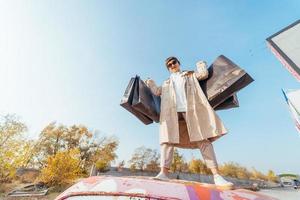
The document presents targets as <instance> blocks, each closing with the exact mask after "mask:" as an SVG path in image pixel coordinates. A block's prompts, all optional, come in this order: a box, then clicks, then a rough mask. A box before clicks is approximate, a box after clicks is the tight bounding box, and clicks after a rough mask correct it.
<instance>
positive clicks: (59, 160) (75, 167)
mask: <svg viewBox="0 0 300 200" xmlns="http://www.w3.org/2000/svg"><path fill="white" fill-rule="evenodd" d="M79 157H80V152H79V150H78V149H71V150H69V151H61V152H58V153H56V154H55V155H52V156H49V157H48V159H47V162H46V167H45V168H43V169H42V171H41V175H40V177H39V179H40V181H43V182H45V183H46V184H47V185H49V186H63V185H67V184H69V183H71V182H72V181H73V180H75V179H76V178H78V177H79V176H80V175H81V168H80V158H79Z"/></svg>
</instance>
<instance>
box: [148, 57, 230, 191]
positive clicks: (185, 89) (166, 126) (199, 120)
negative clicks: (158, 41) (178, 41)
mask: <svg viewBox="0 0 300 200" xmlns="http://www.w3.org/2000/svg"><path fill="white" fill-rule="evenodd" d="M165 64H166V66H167V69H168V70H169V72H170V78H168V79H167V80H166V81H164V82H163V84H162V86H161V87H157V86H156V84H155V82H154V81H153V80H151V79H148V80H146V81H145V82H146V84H147V85H148V87H149V88H150V89H151V91H152V93H153V94H154V95H157V96H161V113H160V146H161V166H160V167H161V171H160V173H159V174H158V175H157V176H156V177H155V178H157V179H161V180H167V179H168V170H169V169H170V165H171V163H172V159H173V151H174V147H181V148H199V149H200V151H201V154H202V156H203V158H204V161H205V163H206V165H207V167H208V168H210V170H211V172H212V174H213V176H214V182H215V184H216V185H217V186H219V187H222V188H229V189H230V188H232V187H233V184H232V183H231V182H228V181H226V180H225V179H224V178H223V177H222V176H220V175H219V172H218V164H217V161H216V156H215V152H214V149H213V146H212V141H214V140H216V139H217V138H219V137H221V136H223V135H224V134H226V132H227V130H226V128H225V127H224V125H223V123H222V122H221V120H220V119H219V117H218V116H217V115H216V113H215V111H214V110H213V108H212V107H211V106H210V104H209V102H208V100H207V98H206V96H205V95H204V93H203V91H202V89H201V87H200V85H199V83H198V80H204V79H206V78H207V77H208V71H207V68H206V63H205V62H203V61H199V62H198V63H197V64H196V65H197V71H196V72H193V71H183V72H182V71H181V70H180V62H179V60H178V59H177V58H176V57H169V58H167V59H166V61H165Z"/></svg>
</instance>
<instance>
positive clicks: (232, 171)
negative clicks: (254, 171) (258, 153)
mask: <svg viewBox="0 0 300 200" xmlns="http://www.w3.org/2000/svg"><path fill="white" fill-rule="evenodd" d="M219 170H220V174H221V175H223V176H229V177H233V178H239V179H249V178H250V177H251V172H250V171H249V170H248V169H247V168H245V167H242V166H240V165H239V164H237V163H234V162H229V163H224V164H223V165H221V166H220V167H219Z"/></svg>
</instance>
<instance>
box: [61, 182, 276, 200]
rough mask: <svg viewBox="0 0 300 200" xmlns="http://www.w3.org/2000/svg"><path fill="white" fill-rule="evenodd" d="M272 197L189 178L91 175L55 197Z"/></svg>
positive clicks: (235, 199)
mask: <svg viewBox="0 0 300 200" xmlns="http://www.w3.org/2000/svg"><path fill="white" fill-rule="evenodd" d="M87 199H91V200H94V199H97V200H102V199H114V200H121V199H122V200H124V199H139V200H144V199H162V200H164V199H165V200H167V199H168V200H171V199H172V200H197V199H200V200H275V198H272V197H268V196H265V195H263V194H259V193H256V192H253V191H250V190H245V189H235V190H222V189H218V188H216V187H215V185H212V184H204V183H198V182H192V181H181V180H169V181H159V180H153V179H151V178H147V177H112V176H92V177H89V178H86V179H83V180H81V181H80V182H78V183H76V184H74V185H73V186H71V187H70V188H69V189H67V190H66V191H64V192H63V193H62V194H60V195H59V196H58V197H57V198H56V200H87Z"/></svg>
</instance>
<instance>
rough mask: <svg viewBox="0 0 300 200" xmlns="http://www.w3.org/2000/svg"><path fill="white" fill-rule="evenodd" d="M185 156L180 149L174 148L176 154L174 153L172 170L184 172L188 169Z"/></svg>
mask: <svg viewBox="0 0 300 200" xmlns="http://www.w3.org/2000/svg"><path fill="white" fill-rule="evenodd" d="M186 168H187V167H186V165H185V161H184V157H183V155H182V154H180V153H179V151H178V150H177V149H176V148H175V149H174V154H173V161H172V164H171V167H170V170H171V171H172V172H175V171H177V172H183V171H185V169H186Z"/></svg>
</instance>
